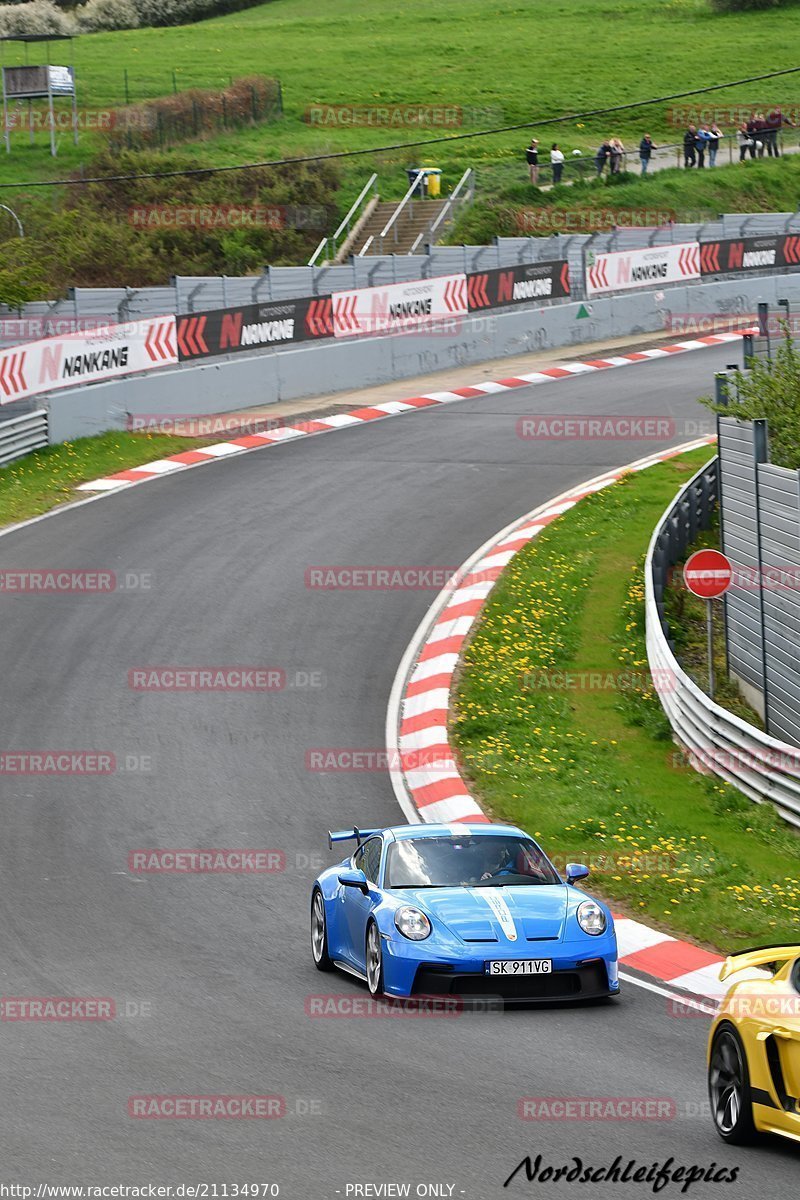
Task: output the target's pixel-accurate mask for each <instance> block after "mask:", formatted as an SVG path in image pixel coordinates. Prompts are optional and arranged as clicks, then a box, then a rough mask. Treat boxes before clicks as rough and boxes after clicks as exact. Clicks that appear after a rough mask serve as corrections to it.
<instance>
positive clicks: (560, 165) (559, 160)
mask: <svg viewBox="0 0 800 1200" xmlns="http://www.w3.org/2000/svg"><path fill="white" fill-rule="evenodd" d="M550 162H551V163H552V164H553V183H561V176H562V174H563V173H564V155H563V153H562V151H561V150H559V148H558V142H553V145H552V147H551V149H550Z"/></svg>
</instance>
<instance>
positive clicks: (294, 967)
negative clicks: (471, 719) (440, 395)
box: [0, 346, 798, 1200]
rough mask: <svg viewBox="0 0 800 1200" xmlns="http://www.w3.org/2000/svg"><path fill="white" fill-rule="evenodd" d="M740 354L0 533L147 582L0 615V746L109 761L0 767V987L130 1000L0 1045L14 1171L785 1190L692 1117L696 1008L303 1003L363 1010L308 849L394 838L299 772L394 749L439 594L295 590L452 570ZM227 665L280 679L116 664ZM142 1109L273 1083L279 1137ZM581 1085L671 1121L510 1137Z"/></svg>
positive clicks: (792, 1182)
mask: <svg viewBox="0 0 800 1200" xmlns="http://www.w3.org/2000/svg"><path fill="white" fill-rule="evenodd" d="M731 357H732V355H731V348H730V347H729V346H723V347H720V348H719V349H714V350H709V351H703V352H694V353H691V354H686V355H679V356H676V357H674V358H671V359H667V360H655V361H652V362H649V363H642V364H641V365H637V366H631V367H626V368H624V369H621V370H612V371H608V372H606V373H598V374H595V375H592V376H590V377H584V378H581V377H577V378H575V379H574V380H563V381H560V382H558V383H555V384H553V385H552V386H551V385H547V386H539V387H535V388H529V389H520V390H517V391H513V392H509V393H504V394H500V395H496V396H492V395H488V396H485V397H482V398H479V399H474V400H465V401H462V402H460V403H458V404H453V405H450V406H444V407H442V408H437V409H432V410H430V411H420V412H417V413H409V414H405V415H403V416H402V417H398V418H393V419H389V420H386V421H379V422H375V423H373V424H370V425H366V426H364V427H361V428H355V429H346V430H342V431H337V432H335V433H331V434H325V435H323V436H320V437H316V438H309V439H304V440H302V441H300V442H299V443H297V444H287V445H285V446H280V447H277V448H274V449H270V450H267V451H264V452H259V453H254V454H251V455H246V456H243V457H239V458H234V459H229V460H227V461H221V462H219V463H218V464H215V465H214V466H211V467H203V468H200V469H199V470H195V471H189V472H186V473H183V474H180V475H178V476H175V477H173V478H168V477H167V478H164V479H160V480H158V481H156V482H154V483H148V484H146V485H144V486H141V487H136V488H133V489H130V490H128V491H124V492H122V493H119V494H117V495H114V496H111V497H109V498H106V499H103V500H101V501H99V502H97V503H92V504H89V505H86V506H84V507H82V508H77V509H74V510H72V511H69V512H64V513H60V514H58V515H55V516H53V517H52V518H49V519H47V520H44V521H41V522H40V523H38V524H35V525H33V526H30V527H28V528H25V529H22V530H19V531H15V532H12V533H10V534H9V535H7V536H5V537H2V538H0V570H8V569H10V568H53V567H59V568H97V569H103V570H109V571H114V572H117V573H119V574H122V575H123V576H124V574H125V573H126V572H132V573H135V574H136V575H137V578H138V579H139V580H140V582H142V583H143V584H146V583H149V585H150V586H149V587H144V586H142V587H138V588H135V589H132V590H123V591H118V592H115V593H114V594H112V595H93V596H85V595H55V596H44V595H40V596H15V595H9V594H3V595H0V628H2V677H1V679H0V723H1V727H2V748H3V749H5V750H10V749H16V750H31V749H51V750H53V749H60V750H63V749H70V750H76V749H94V750H100V751H110V752H112V753H113V754H114V755H115V756H116V759H117V763H118V769H117V771H116V772H115V773H113V774H111V775H109V776H106V777H99V778H98V777H93V778H83V779H81V778H79V777H69V778H63V777H59V778H48V777H42V776H31V775H28V776H6V777H4V778H2V779H0V787H1V788H2V813H1V816H0V820H1V822H2V823H1V825H0V828H2V837H1V838H0V905H1V906H2V911H1V912H0V980H1V983H0V987H1V989H2V994H3V995H5V996H96V997H110V998H113V999H114V1000H115V1003H116V1006H117V1012H118V1016H117V1018H116V1019H115V1020H113V1021H109V1022H87V1023H78V1022H68V1023H47V1022H10V1021H5V1022H2V1023H0V1040H1V1041H2V1051H1V1053H2V1060H3V1064H4V1076H5V1086H4V1103H3V1121H2V1124H3V1126H4V1133H5V1136H4V1138H3V1144H4V1150H3V1154H2V1161H3V1165H4V1171H3V1172H2V1174H3V1175H4V1176H5V1177H6V1178H7V1179H9V1180H10V1181H13V1182H18V1183H24V1184H29V1185H33V1186H34V1187H35V1186H36V1185H37V1184H38V1183H40V1182H49V1183H63V1184H70V1183H72V1184H109V1183H111V1184H113V1183H136V1184H146V1183H164V1184H173V1185H176V1184H180V1183H184V1184H197V1183H201V1182H206V1183H214V1182H215V1183H217V1184H221V1183H223V1182H227V1183H229V1184H231V1183H239V1184H242V1183H245V1182H247V1183H259V1184H264V1183H277V1184H279V1185H280V1195H281V1196H283V1197H298V1198H301V1200H328V1198H333V1197H337V1196H342V1197H344V1196H346V1195H348V1194H349V1195H359V1194H360V1195H362V1196H363V1195H380V1194H381V1193H380V1192H379V1191H378V1192H376V1191H372V1192H370V1191H366V1192H364V1191H361V1192H360V1193H359V1192H354V1191H353V1190H352V1187H351V1189H350V1190H349V1191H348V1188H347V1185H354V1184H359V1185H360V1184H364V1185H366V1184H376V1185H380V1184H384V1185H385V1184H388V1183H393V1184H402V1183H409V1184H410V1185H411V1191H410V1194H411V1195H415V1194H417V1193H416V1192H415V1189H416V1186H417V1185H418V1184H431V1185H433V1184H436V1185H440V1186H441V1185H444V1186H443V1187H442V1189H441V1191H440V1192H439V1194H440V1195H444V1196H448V1195H453V1196H454V1197H459V1196H464V1197H467V1198H469V1200H486V1198H491V1197H495V1196H501V1195H509V1196H512V1195H520V1196H524V1195H530V1196H541V1195H548V1196H551V1195H552V1196H562V1195H563V1196H567V1195H570V1194H571V1195H578V1196H582V1195H586V1196H587V1197H595V1196H599V1197H616V1196H631V1197H640V1196H641V1197H643V1196H649V1195H652V1194H653V1190H652V1185H649V1184H646V1183H627V1184H623V1183H613V1184H594V1185H589V1186H581V1185H579V1184H574V1183H567V1182H559V1183H548V1184H542V1183H538V1182H533V1183H528V1182H526V1181H525V1178H524V1173H522V1172H521V1173H520V1174H519V1175H518V1176H517V1177H516V1179H515V1180H514V1182H513V1183H512V1184H511V1185H510V1186H509V1187H508V1188H507V1189H505V1190H504V1189H503V1186H502V1185H503V1181H504V1180H505V1179H506V1177H507V1176H508V1175H509V1174H510V1173H511V1172H512V1171H513V1170H514V1168H515V1167H516V1166H517V1164H518V1163H519V1162H520V1161H521V1159H522V1158H523V1157H524V1155H526V1154H531V1155H532V1156H535V1155H536V1154H537V1153H540V1154H542V1155H543V1165H546V1164H550V1165H553V1166H559V1165H561V1164H563V1163H566V1162H569V1160H570V1159H571V1158H572V1156H579V1157H580V1158H581V1159H582V1160H583V1161H584V1163H585V1164H587V1165H591V1166H595V1167H600V1166H602V1165H604V1164H610V1162H611V1161H612V1160H613V1158H614V1156H615V1154H617V1153H621V1154H623V1155H624V1156H626V1160H627V1158H634V1159H636V1161H637V1164H638V1165H650V1164H651V1163H653V1162H655V1161H661V1162H663V1161H665V1160H666V1159H668V1158H669V1157H673V1158H674V1159H675V1160H676V1164H685V1165H687V1166H688V1165H693V1164H698V1165H702V1166H710V1164H711V1163H712V1162H716V1163H717V1164H720V1165H724V1166H725V1167H726V1168H730V1167H733V1166H738V1167H739V1168H740V1170H739V1177H738V1180H737V1181H736V1182H734V1183H731V1184H723V1183H717V1184H705V1183H699V1184H695V1185H694V1186H692V1187H691V1189H690V1191H689V1193H688V1194H689V1195H691V1196H704V1197H705V1196H720V1197H737V1198H738V1197H752V1196H753V1195H755V1194H758V1195H760V1196H764V1197H777V1196H780V1195H789V1194H794V1193H796V1188H797V1179H798V1157H797V1153H796V1151H794V1150H793V1149H792V1147H791V1146H789V1144H788V1143H785V1144H782V1143H774V1144H772V1143H768V1144H767V1145H766V1146H764V1147H762V1148H760V1149H758V1150H745V1151H734V1150H731V1149H729V1148H728V1147H726V1146H724V1145H723V1143H722V1142H721V1141H720V1140H719V1139H718V1137H717V1135H716V1133H715V1132H714V1130H713V1127H712V1124H711V1121H710V1117H709V1116H708V1114H707V1112H706V1111H705V1099H706V1096H705V1067H704V1049H705V1038H706V1033H707V1028H708V1020H707V1019H706V1018H702V1017H701V1018H684V1019H678V1018H676V1017H673V1016H670V1015H669V1013H668V1008H667V1004H668V1002H667V1000H666V999H665V998H664V997H663V996H660V995H657V994H654V993H652V992H648V991H645V990H641V989H640V988H635V987H632V986H627V987H626V988H625V992H624V996H623V997H622V999H621V1000H620V1002H619V1003H617V1004H608V1005H600V1006H595V1007H586V1008H558V1007H551V1008H540V1009H532V1010H527V1011H511V1012H509V1013H507V1014H491V1015H490V1014H485V1013H484V1014H464V1015H460V1016H458V1017H455V1018H453V1017H450V1018H442V1017H437V1018H422V1017H420V1018H411V1017H374V1018H370V1017H354V1018H352V1019H348V1018H344V1017H342V1018H331V1019H315V1018H312V1017H310V1016H308V1015H307V1014H306V1001H307V998H308V997H309V996H313V995H319V994H320V993H323V992H326V991H329V992H333V993H336V994H340V995H346V996H349V997H365V996H366V995H367V993H366V989H365V988H361V986H360V985H359V984H358V983H356V982H355V981H353V980H350V979H348V978H347V977H345V976H339V975H334V976H325V975H320V974H319V973H318V972H316V971H315V970H314V967H313V964H312V960H311V954H310V949H309V937H308V910H309V885H310V882H311V880H312V878H313V876H314V875H315V874H316V870H317V869H318V867H319V866H321V865H323V864H326V863H328V862H329V861H333V858H332V857H331V856H329V853H328V850H327V844H326V831H327V829H328V828H329V827H335V826H345V825H348V824H352V823H353V822H357V823H360V824H363V825H369V824H379V825H380V824H391V823H399V822H400V821H401V820H402V816H401V813H400V810H399V808H398V806H397V804H396V802H395V799H394V797H393V793H392V791H391V788H390V785H389V781H388V777H387V776H386V775H385V774H382V773H379V772H365V773H359V774H355V773H339V774H318V773H313V772H310V771H308V770H307V769H306V765H305V755H306V751H307V750H308V749H311V748H314V747H339V746H340V747H360V748H374V749H376V750H379V749H381V748H382V746H383V728H384V720H385V712H386V704H387V700H388V696H389V691H390V688H391V684H392V680H393V677H394V673H395V671H396V668H397V665H398V662H399V660H400V658H401V656H402V653H403V651H404V649H405V647H406V644H407V643H408V641H409V639H410V637H411V635H412V634H413V632H414V630H415V628H416V626H417V624H418V623H419V621H420V619H421V617H422V615H423V614H424V612H425V610H426V609H427V607H428V605H429V604H430V602H431V600H432V599H433V596H434V594H435V593H434V592H433V591H422V590H419V591H390V592H379V591H338V592H325V591H320V590H313V589H310V588H308V587H307V586H306V585H305V580H304V576H305V572H306V570H307V568H309V567H312V566H315V565H330V564H337V565H344V564H360V565H389V564H397V565H403V566H409V565H427V566H446V567H455V566H457V565H458V564H460V563H461V562H462V561H463V560H464V559H465V558H466V557H467V556H468V555H469V554H470V553H472V551H473V550H475V549H476V548H477V547H478V546H479V545H480V544H481V543H482V542H483V541H484V540H485V539H486V538H488V537H489V536H490V535H491V534H492V533H494V532H495V531H497V530H498V529H500V528H501V527H502V526H504V525H506V524H507V523H508V522H509V521H511V520H513V519H515V518H516V517H519V516H521V515H522V514H523V513H525V512H526V511H528V510H530V509H532V508H533V507H534V506H535V505H537V504H540V503H543V502H545V501H546V500H548V499H549V498H550V497H552V496H554V495H555V494H557V493H559V492H561V491H563V490H564V489H565V488H567V487H569V486H571V485H573V484H575V483H578V482H580V481H581V480H584V479H587V478H589V477H591V476H594V475H597V474H599V473H600V472H601V471H603V470H605V469H607V468H611V467H615V466H618V465H620V464H622V463H625V462H629V461H632V460H634V459H636V458H639V457H642V456H643V455H645V454H649V453H651V452H653V451H655V450H657V449H659V448H660V447H662V446H663V445H665V444H670V443H679V442H683V441H686V440H689V439H691V438H693V437H696V436H697V426H696V422H699V421H704V420H705V421H708V420H709V418H710V414H708V413H707V412H706V410H704V409H700V408H698V406H697V404H696V402H695V399H694V397H695V396H696V395H697V394H698V393H699V392H703V391H709V390H710V389H711V384H712V374H713V371H714V370H718V369H720V368H721V367H722V366H724V364H725V363H726V362H727V361H729V360H731ZM534 413H548V414H559V413H572V414H576V413H579V414H598V413H611V414H616V415H634V414H636V415H641V414H652V415H658V416H665V417H670V418H674V419H675V422H676V428H675V435H674V437H672V438H670V439H669V442H668V443H667V442H653V441H642V442H620V441H594V442H578V441H558V442H553V441H550V442H535V441H523V440H521V439H520V438H518V437H517V436H516V433H515V424H516V421H517V419H518V418H519V417H520V416H522V415H527V414H534ZM684 422H689V423H690V424H688V425H684ZM228 664H236V665H239V666H246V667H257V666H268V667H277V668H282V669H284V670H285V671H286V672H287V675H288V678H289V686H287V687H286V688H285V689H283V690H281V691H276V692H274V693H270V694H259V693H250V694H247V693H244V694H230V693H215V694H208V693H205V694H175V693H167V694H154V693H150V692H137V691H134V690H132V689H131V688H129V686H128V672H129V671H130V670H131V669H135V668H137V667H143V666H153V665H180V666H208V665H212V666H221V665H228ZM314 673H317V674H316V675H315V674H314ZM309 684H316V685H317V686H309ZM319 685H322V686H319ZM147 758H149V759H150V760H151V761H150V763H149V764H148V763H147V761H146V760H147ZM143 759H144V760H145V761H144V762H143V761H142V760H143ZM148 765H149V767H150V769H149V770H146V769H142V768H143V767H147V766H148ZM125 766H127V767H129V768H131V769H129V770H122V769H119V768H120V767H125ZM150 847H188V848H194V847H247V848H272V849H276V850H279V851H282V852H283V853H284V854H285V856H286V869H285V870H284V871H282V872H278V873H274V874H268V875H255V874H250V875H225V874H218V875H188V876H181V877H176V876H174V875H142V874H134V873H131V872H129V871H128V855H129V852H130V851H132V850H135V849H137V848H150ZM143 1093H148V1094H149V1093H159V1094H176V1093H177V1094H182V1095H185V1094H193V1095H197V1094H203V1095H207V1094H211V1093H215V1094H216V1093H224V1094H233V1093H236V1094H240V1093H247V1094H259V1095H262V1094H268V1095H279V1096H283V1097H285V1105H286V1115H285V1116H283V1117H282V1118H280V1119H276V1120H244V1121H243V1120H213V1121H212V1120H205V1121H203V1120H200V1121H198V1120H136V1119H132V1118H130V1117H129V1116H128V1107H127V1106H128V1098H129V1096H131V1095H140V1094H143ZM576 1096H578V1097H620V1096H629V1097H662V1098H668V1099H670V1100H672V1101H674V1105H675V1110H674V1117H673V1119H671V1120H666V1121H665V1120H650V1121H631V1122H616V1123H612V1124H608V1123H607V1122H602V1121H601V1122H597V1121H595V1122H585V1121H584V1122H576V1121H568V1122H564V1121H560V1122H548V1123H535V1124H534V1123H532V1122H525V1121H523V1120H521V1119H520V1118H519V1117H518V1115H517V1106H518V1101H519V1100H520V1098H521V1097H576ZM451 1187H452V1191H450V1190H449V1189H450V1188H451ZM209 1194H211V1193H209ZM221 1194H222V1193H221V1192H219V1193H218V1195H221ZM383 1194H392V1193H391V1192H389V1193H386V1192H384V1193H383ZM395 1194H397V1193H395ZM428 1194H434V1195H435V1194H437V1193H436V1192H433V1193H430V1192H429V1193H428ZM659 1194H660V1195H661V1196H664V1197H671V1196H678V1195H680V1194H681V1185H680V1184H671V1185H669V1186H667V1187H666V1188H665V1189H664V1190H663V1191H661V1192H660V1193H659Z"/></svg>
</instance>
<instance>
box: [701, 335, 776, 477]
mask: <svg viewBox="0 0 800 1200" xmlns="http://www.w3.org/2000/svg"><path fill="white" fill-rule="evenodd" d="M781 324H782V326H783V338H782V340H781V342H780V343H779V345H778V348H777V350H775V351H774V352H773V357H772V359H771V360H770V359H767V358H754V359H751V360H749V361H748V364H747V365H748V368H749V369H748V372H747V374H744V373H743V372H742V371H736V372H735V374H734V376H733V380H732V382H731V384H730V386H729V388H728V396H729V400H728V403H727V404H726V405H723V406H722V407H719V406H717V405H716V404H715V403H714V399H713V398H712V397H710V396H705V397H702V398H701V403H703V404H705V405H706V407H707V408H710V409H711V410H712V411H713V412H718V413H720V415H721V416H725V417H736V418H737V419H738V420H740V421H753V420H757V419H759V418H762V417H763V418H765V419H766V420H767V422H768V423H769V445H770V461H771V462H773V463H774V464H775V465H776V466H778V467H788V468H789V469H790V470H792V471H795V470H797V469H798V468H800V353H799V352H798V350H797V348H796V347H795V345H794V342H793V340H792V335H791V333H790V331H789V328H788V326H787V324H786V322H785V321H783V322H781Z"/></svg>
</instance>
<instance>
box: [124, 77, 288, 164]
mask: <svg viewBox="0 0 800 1200" xmlns="http://www.w3.org/2000/svg"><path fill="white" fill-rule="evenodd" d="M281 112H282V100H281V85H280V82H279V81H278V80H277V79H269V78H267V77H265V76H260V75H253V76H249V77H247V78H245V79H236V80H234V81H233V82H232V83H231V85H230V87H227V88H223V89H222V90H220V91H215V90H212V89H210V88H207V89H201V88H192V89H190V90H189V91H186V92H176V93H175V94H174V95H172V96H162V97H161V98H160V99H159V100H146V101H144V102H143V103H142V104H131V105H128V106H127V107H126V108H121V109H119V111H118V113H117V121H116V124H115V125H114V129H113V130H112V132H111V134H110V135H109V143H110V145H111V147H112V148H113V149H115V150H121V149H123V148H127V149H128V150H132V149H139V150H144V149H150V148H152V149H155V148H158V149H160V150H161V149H164V147H165V146H169V145H174V144H175V143H176V142H185V141H188V140H189V139H190V138H196V137H202V136H203V135H204V134H214V133H221V132H222V131H223V130H225V129H237V128H239V127H241V126H242V125H252V124H255V123H256V122H258V121H271V120H276V119H277V118H278V117H279V116H280V115H281Z"/></svg>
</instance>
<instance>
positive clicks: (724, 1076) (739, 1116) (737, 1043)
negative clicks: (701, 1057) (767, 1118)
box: [708, 1025, 756, 1146]
mask: <svg viewBox="0 0 800 1200" xmlns="http://www.w3.org/2000/svg"><path fill="white" fill-rule="evenodd" d="M708 1095H709V1099H710V1101H711V1115H712V1117H713V1118H714V1124H715V1125H716V1127H717V1133H718V1134H719V1136H720V1137H721V1138H722V1139H723V1140H724V1141H726V1142H730V1143H732V1144H733V1145H735V1146H742V1145H746V1144H747V1143H748V1142H752V1141H753V1140H754V1138H755V1136H756V1127H755V1124H754V1122H753V1099H752V1095H751V1093H750V1072H749V1071H748V1069H747V1057H746V1055H745V1052H744V1046H743V1045H742V1042H741V1039H740V1037H739V1035H738V1033H737V1032H736V1030H735V1029H734V1028H733V1026H732V1025H721V1026H720V1028H719V1029H718V1030H717V1033H716V1036H715V1037H714V1041H713V1043H712V1046H711V1057H710V1060H709V1064H708Z"/></svg>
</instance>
